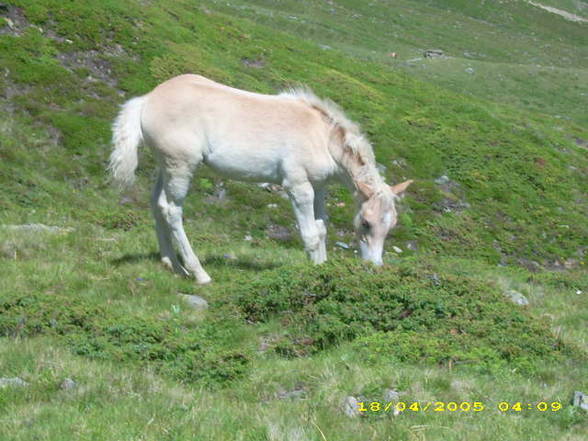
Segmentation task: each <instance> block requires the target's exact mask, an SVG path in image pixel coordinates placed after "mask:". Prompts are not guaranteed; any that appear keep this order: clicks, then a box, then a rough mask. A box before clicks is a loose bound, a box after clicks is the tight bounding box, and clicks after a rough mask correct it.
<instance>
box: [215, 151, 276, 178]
mask: <svg viewBox="0 0 588 441" xmlns="http://www.w3.org/2000/svg"><path fill="white" fill-rule="evenodd" d="M204 163H205V164H206V165H208V166H209V167H210V168H212V169H213V170H214V171H215V172H217V173H218V174H220V175H223V176H225V177H227V178H230V179H236V180H240V181H263V182H275V183H280V182H281V176H280V170H279V169H280V167H279V161H278V160H277V158H268V157H266V156H265V155H259V154H248V155H243V154H242V152H240V151H238V150H237V151H230V150H228V151H227V150H223V151H215V152H210V153H209V154H207V155H205V156H204Z"/></svg>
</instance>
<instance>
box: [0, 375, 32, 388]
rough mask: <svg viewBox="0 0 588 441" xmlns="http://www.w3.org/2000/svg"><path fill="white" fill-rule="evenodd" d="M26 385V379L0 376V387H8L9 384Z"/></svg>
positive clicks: (15, 385)
mask: <svg viewBox="0 0 588 441" xmlns="http://www.w3.org/2000/svg"><path fill="white" fill-rule="evenodd" d="M28 385H29V383H27V382H26V381H24V380H23V379H22V378H19V377H12V378H8V377H4V378H0V388H2V387H9V386H14V387H25V386H28Z"/></svg>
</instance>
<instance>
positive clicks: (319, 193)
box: [314, 186, 328, 262]
mask: <svg viewBox="0 0 588 441" xmlns="http://www.w3.org/2000/svg"><path fill="white" fill-rule="evenodd" d="M326 196H327V189H326V187H324V186H321V187H315V188H314V217H315V220H316V225H317V228H318V231H319V238H320V240H321V243H320V248H319V254H320V259H321V262H324V261H325V260H327V219H328V216H327V208H326V201H325V198H326Z"/></svg>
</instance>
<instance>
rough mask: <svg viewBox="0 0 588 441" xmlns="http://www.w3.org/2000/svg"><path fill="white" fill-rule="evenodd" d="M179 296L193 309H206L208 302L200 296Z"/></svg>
mask: <svg viewBox="0 0 588 441" xmlns="http://www.w3.org/2000/svg"><path fill="white" fill-rule="evenodd" d="M179 296H180V297H181V298H182V299H184V301H185V302H186V303H187V304H188V306H190V307H191V308H193V309H198V310H203V309H208V302H207V301H206V300H205V299H203V298H202V297H200V296H197V295H194V294H179Z"/></svg>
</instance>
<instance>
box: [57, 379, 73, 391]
mask: <svg viewBox="0 0 588 441" xmlns="http://www.w3.org/2000/svg"><path fill="white" fill-rule="evenodd" d="M76 387H78V384H77V383H76V382H75V381H74V380H72V379H71V378H66V379H64V380H63V381H62V382H61V384H60V385H59V388H60V389H61V390H73V389H75V388H76Z"/></svg>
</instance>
